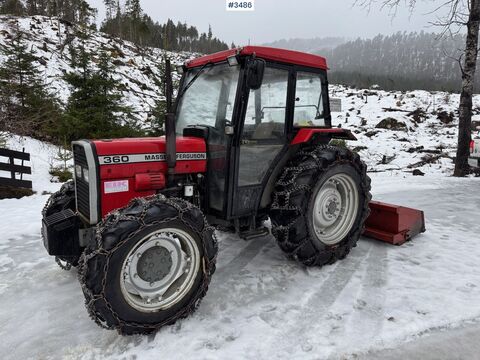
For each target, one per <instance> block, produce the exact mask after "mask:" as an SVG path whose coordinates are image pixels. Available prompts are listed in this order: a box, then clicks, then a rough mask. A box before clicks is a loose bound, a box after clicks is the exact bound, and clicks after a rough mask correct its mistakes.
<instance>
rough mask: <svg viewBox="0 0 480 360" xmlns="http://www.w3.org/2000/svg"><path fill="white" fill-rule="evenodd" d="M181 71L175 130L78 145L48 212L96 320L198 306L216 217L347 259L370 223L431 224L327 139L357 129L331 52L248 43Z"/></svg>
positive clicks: (412, 227) (49, 226) (401, 233)
mask: <svg viewBox="0 0 480 360" xmlns="http://www.w3.org/2000/svg"><path fill="white" fill-rule="evenodd" d="M179 71H181V72H182V73H183V76H182V80H181V83H180V88H179V91H178V93H177V97H176V101H175V104H174V105H173V106H172V111H171V112H169V114H167V116H166V124H165V131H166V136H163V137H159V138H138V139H113V140H110V139H109V140H80V141H75V142H73V144H72V146H73V155H74V181H73V182H70V183H66V184H65V185H64V186H63V187H62V189H61V190H60V191H59V192H57V193H55V194H53V195H52V197H51V198H50V199H49V201H48V202H47V204H46V206H45V208H44V210H43V228H42V234H43V241H44V245H45V247H46V249H47V251H48V253H49V254H50V255H53V256H55V257H56V258H57V261H58V262H59V264H62V266H64V267H71V266H77V267H78V272H79V281H80V283H81V286H82V289H83V293H84V295H85V299H86V307H87V309H88V311H89V313H90V315H91V317H92V318H93V319H94V320H95V322H97V323H98V324H99V325H101V326H103V327H106V328H110V329H113V328H115V329H117V330H118V331H119V332H120V333H121V334H135V333H150V332H152V331H155V330H156V329H158V328H160V327H162V326H164V325H169V324H173V323H174V322H175V321H176V320H177V319H181V318H184V317H186V316H188V315H190V314H191V313H192V312H193V311H194V310H195V309H196V308H197V307H198V305H199V302H200V300H201V299H202V298H203V297H204V296H205V294H206V292H207V289H208V286H209V284H210V280H211V278H212V275H213V273H214V272H215V262H216V257H217V251H218V247H217V242H216V239H215V235H214V230H215V228H219V229H223V230H226V229H228V230H232V231H235V232H237V233H238V234H239V237H240V238H243V239H246V240H250V239H253V238H256V237H258V238H261V237H264V236H265V235H268V234H269V228H267V227H265V226H264V225H263V223H264V221H265V220H267V219H268V218H270V220H271V232H272V234H273V236H274V237H275V238H276V240H277V243H278V245H279V247H280V248H281V249H282V250H283V251H284V252H285V254H286V256H287V258H289V259H292V260H296V261H298V262H300V263H301V264H303V265H305V266H322V265H325V264H332V263H334V262H335V261H337V260H340V259H343V258H345V257H346V256H347V255H348V253H349V252H350V251H351V249H352V248H353V247H354V246H355V245H356V243H357V241H358V239H359V237H360V235H361V234H362V233H365V234H367V235H370V236H374V237H376V238H379V239H383V240H385V241H389V242H392V243H401V242H403V241H405V240H406V239H408V238H411V237H412V236H413V235H415V234H416V233H418V232H421V231H423V230H424V228H423V214H420V212H415V211H414V210H411V209H408V208H401V207H396V206H391V205H387V204H382V203H374V202H370V200H371V195H370V179H369V177H368V176H367V168H366V166H365V164H364V163H363V162H362V161H361V160H360V157H359V156H358V155H357V154H355V153H353V152H351V151H349V150H347V149H345V148H341V147H335V146H330V145H329V142H330V141H331V140H332V139H345V140H355V136H354V135H353V134H352V133H351V132H350V131H348V130H345V129H341V128H332V124H331V115H330V106H329V97H328V82H327V64H326V60H325V59H324V58H322V57H320V56H315V55H311V54H305V53H300V52H296V51H289V50H280V49H273V48H267V47H255V46H247V47H244V48H240V49H233V50H227V51H223V52H219V53H216V54H213V55H208V56H204V57H201V58H198V59H194V60H191V61H189V62H187V63H185V64H184V65H183V66H181V68H180V69H179ZM169 83H171V81H170V82H169ZM168 101H169V102H170V100H168ZM370 208H371V209H372V214H374V215H372V216H370V218H371V219H370V220H368V221H367V223H366V220H367V218H368V217H369V214H370ZM369 224H370V225H369ZM392 229H393V230H392ZM252 241H253V240H252ZM255 241H263V240H262V239H257V240H255ZM65 306H68V304H65Z"/></svg>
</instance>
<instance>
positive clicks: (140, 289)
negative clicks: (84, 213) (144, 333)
mask: <svg viewBox="0 0 480 360" xmlns="http://www.w3.org/2000/svg"><path fill="white" fill-rule="evenodd" d="M199 270H200V251H199V249H198V246H197V243H196V242H195V240H194V239H193V237H192V236H191V235H190V234H188V233H187V232H185V231H183V230H180V229H174V228H168V229H161V230H157V231H154V232H152V233H150V234H148V235H146V236H145V237H143V238H142V239H141V240H140V241H139V242H138V243H137V244H136V245H135V246H134V247H133V248H132V249H131V250H130V251H129V253H128V254H127V257H126V258H125V260H124V262H123V266H122V273H121V274H120V288H121V291H122V295H123V297H124V299H125V300H126V301H127V303H128V304H130V306H132V307H133V308H135V309H137V310H139V311H142V312H156V311H160V310H165V309H168V308H170V307H171V306H173V305H174V304H176V303H178V302H179V301H180V300H181V299H183V298H184V297H185V295H186V294H187V293H188V292H189V291H190V290H191V288H192V286H193V283H194V282H195V278H196V277H197V274H198V272H199Z"/></svg>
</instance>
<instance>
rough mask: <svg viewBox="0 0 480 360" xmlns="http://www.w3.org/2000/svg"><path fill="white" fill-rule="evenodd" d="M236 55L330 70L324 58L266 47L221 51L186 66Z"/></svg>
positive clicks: (218, 60) (222, 59)
mask: <svg viewBox="0 0 480 360" xmlns="http://www.w3.org/2000/svg"><path fill="white" fill-rule="evenodd" d="M236 54H238V55H240V56H242V55H244V56H249V55H253V54H255V56H257V57H259V58H261V59H265V60H271V61H277V62H282V63H286V64H295V65H300V66H307V67H313V68H317V69H322V70H328V67H327V60H326V59H325V58H324V57H322V56H318V55H313V54H308V53H303V52H299V51H293V50H285V49H276V48H270V47H266V46H245V47H243V48H238V49H231V50H225V51H220V52H217V53H215V54H210V55H206V56H202V57H200V58H197V59H193V60H190V61H187V62H186V63H185V65H186V66H187V67H188V68H193V67H196V66H202V65H205V64H208V63H217V62H222V61H225V60H227V58H228V57H230V56H233V55H236Z"/></svg>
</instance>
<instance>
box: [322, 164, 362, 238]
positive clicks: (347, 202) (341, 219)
mask: <svg viewBox="0 0 480 360" xmlns="http://www.w3.org/2000/svg"><path fill="white" fill-rule="evenodd" d="M358 199H359V194H358V189H357V185H356V183H355V181H354V180H353V178H352V177H351V176H350V175H348V174H346V173H339V174H335V175H333V176H331V177H330V178H328V179H327V181H325V183H324V184H323V185H322V186H321V187H320V189H318V191H317V193H316V194H315V197H314V200H313V204H314V205H313V214H312V220H313V221H312V224H313V229H314V231H315V235H316V237H317V239H318V240H319V241H321V242H322V243H324V244H326V245H335V244H338V243H339V242H340V241H342V240H343V239H344V238H345V236H347V234H348V233H349V232H350V230H351V229H352V226H353V224H354V222H355V219H356V217H357V212H358Z"/></svg>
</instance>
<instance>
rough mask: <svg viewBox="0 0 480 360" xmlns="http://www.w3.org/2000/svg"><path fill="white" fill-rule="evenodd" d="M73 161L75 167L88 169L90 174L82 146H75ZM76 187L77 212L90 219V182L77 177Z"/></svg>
mask: <svg viewBox="0 0 480 360" xmlns="http://www.w3.org/2000/svg"><path fill="white" fill-rule="evenodd" d="M73 160H74V164H75V166H76V165H80V166H81V167H82V169H87V171H89V173H90V169H89V168H88V162H87V156H86V155H85V148H84V147H83V146H82V145H78V144H74V145H73ZM74 171H75V169H74ZM89 181H96V179H89ZM75 187H76V194H77V210H78V212H79V213H80V214H82V215H83V216H84V217H85V218H87V219H90V189H89V185H88V182H86V181H85V180H84V179H83V177H79V176H76V177H75Z"/></svg>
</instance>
